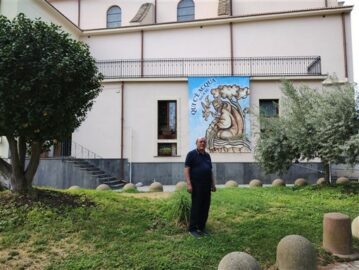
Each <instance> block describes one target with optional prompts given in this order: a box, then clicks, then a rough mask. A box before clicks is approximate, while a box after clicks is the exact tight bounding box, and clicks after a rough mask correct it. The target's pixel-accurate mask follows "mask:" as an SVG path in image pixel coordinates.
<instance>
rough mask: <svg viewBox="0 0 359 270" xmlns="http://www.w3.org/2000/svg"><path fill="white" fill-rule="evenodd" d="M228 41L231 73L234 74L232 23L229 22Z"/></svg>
mask: <svg viewBox="0 0 359 270" xmlns="http://www.w3.org/2000/svg"><path fill="white" fill-rule="evenodd" d="M229 40H230V41H229V42H230V57H231V75H232V76H233V75H234V63H233V23H232V22H230V23H229Z"/></svg>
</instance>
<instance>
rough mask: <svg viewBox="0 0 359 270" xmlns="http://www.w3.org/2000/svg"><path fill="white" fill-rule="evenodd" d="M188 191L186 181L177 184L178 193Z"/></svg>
mask: <svg viewBox="0 0 359 270" xmlns="http://www.w3.org/2000/svg"><path fill="white" fill-rule="evenodd" d="M185 189H187V184H186V182H184V181H180V182H178V183H177V184H176V191H181V190H185Z"/></svg>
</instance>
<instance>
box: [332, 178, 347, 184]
mask: <svg viewBox="0 0 359 270" xmlns="http://www.w3.org/2000/svg"><path fill="white" fill-rule="evenodd" d="M335 183H336V184H337V185H347V184H349V183H350V181H349V179H348V178H346V177H339V178H338V179H337V181H335Z"/></svg>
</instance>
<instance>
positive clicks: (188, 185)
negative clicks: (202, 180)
mask: <svg viewBox="0 0 359 270" xmlns="http://www.w3.org/2000/svg"><path fill="white" fill-rule="evenodd" d="M189 171H190V167H184V177H185V180H186V183H187V191H188V192H189V193H192V184H191V178H190V176H189V175H190V174H189Z"/></svg>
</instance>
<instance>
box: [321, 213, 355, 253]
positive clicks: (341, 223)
mask: <svg viewBox="0 0 359 270" xmlns="http://www.w3.org/2000/svg"><path fill="white" fill-rule="evenodd" d="M350 225H351V220H350V217H349V216H347V215H344V214H342V213H326V214H324V218H323V248H324V249H325V250H326V251H328V252H331V253H333V254H340V255H350V254H351V253H352V233H351V229H350Z"/></svg>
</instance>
